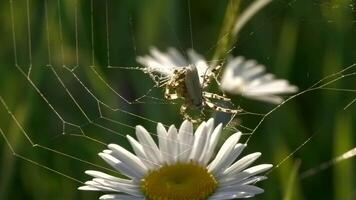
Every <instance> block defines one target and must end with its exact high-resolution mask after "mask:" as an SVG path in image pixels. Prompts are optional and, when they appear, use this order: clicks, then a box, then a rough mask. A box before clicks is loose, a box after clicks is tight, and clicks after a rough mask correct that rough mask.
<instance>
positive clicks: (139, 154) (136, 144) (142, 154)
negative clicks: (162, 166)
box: [126, 135, 157, 169]
mask: <svg viewBox="0 0 356 200" xmlns="http://www.w3.org/2000/svg"><path fill="white" fill-rule="evenodd" d="M126 138H127V139H128V141H129V142H130V144H131V146H132V149H133V150H134V152H135V154H136V155H137V157H138V158H140V160H141V161H142V162H143V163H144V164H145V166H146V167H147V169H154V168H155V167H157V164H155V163H152V162H151V161H150V160H149V159H148V158H147V156H146V153H145V151H144V149H143V147H142V145H141V144H140V143H139V142H138V141H137V140H135V139H134V138H133V137H131V136H129V135H127V136H126Z"/></svg>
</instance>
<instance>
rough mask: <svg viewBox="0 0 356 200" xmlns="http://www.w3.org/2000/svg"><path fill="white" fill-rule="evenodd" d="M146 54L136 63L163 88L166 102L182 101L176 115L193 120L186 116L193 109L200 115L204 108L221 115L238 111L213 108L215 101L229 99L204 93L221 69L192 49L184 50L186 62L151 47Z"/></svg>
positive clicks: (226, 100) (172, 52)
mask: <svg viewBox="0 0 356 200" xmlns="http://www.w3.org/2000/svg"><path fill="white" fill-rule="evenodd" d="M150 52H151V56H149V55H148V56H144V57H138V58H137V61H138V62H139V63H141V64H142V65H143V66H144V67H145V68H144V71H145V72H146V73H148V74H149V75H150V76H151V77H152V78H153V80H154V81H156V83H157V85H158V86H160V87H165V98H166V99H168V100H175V99H180V98H181V99H184V103H183V105H182V106H181V108H180V112H181V114H182V115H183V116H184V117H185V118H187V119H190V120H193V121H194V120H196V119H193V118H192V116H191V114H189V113H191V111H195V110H197V111H199V112H200V113H203V109H204V108H205V107H208V108H210V109H213V110H216V111H220V112H225V113H238V112H241V110H240V109H229V108H225V107H222V106H219V105H217V104H216V103H214V102H215V101H220V102H221V101H222V102H227V103H231V100H230V99H229V98H227V97H225V96H223V95H218V94H215V93H210V92H208V91H207V87H208V86H209V84H210V82H211V80H212V78H213V77H216V76H217V74H216V72H217V71H218V70H219V69H220V68H221V66H216V67H214V68H210V67H209V66H208V64H207V62H206V61H205V60H204V58H203V57H202V56H200V55H199V54H197V53H196V52H195V51H193V50H189V51H188V57H189V59H185V58H184V57H183V56H182V55H181V54H180V53H179V52H178V51H177V50H176V49H174V48H170V49H169V50H168V52H167V53H163V52H160V51H158V50H157V49H156V48H152V49H151V51H150ZM231 104H232V103H231Z"/></svg>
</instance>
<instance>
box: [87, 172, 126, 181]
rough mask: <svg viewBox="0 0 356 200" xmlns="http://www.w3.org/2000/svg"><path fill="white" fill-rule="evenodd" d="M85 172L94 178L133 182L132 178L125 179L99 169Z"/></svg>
mask: <svg viewBox="0 0 356 200" xmlns="http://www.w3.org/2000/svg"><path fill="white" fill-rule="evenodd" d="M84 173H85V174H87V175H89V176H92V177H94V178H102V179H106V180H109V181H116V182H122V183H127V184H130V183H133V181H132V180H129V179H124V178H118V177H115V176H111V175H109V174H106V173H103V172H99V171H95V170H86V171H85V172H84Z"/></svg>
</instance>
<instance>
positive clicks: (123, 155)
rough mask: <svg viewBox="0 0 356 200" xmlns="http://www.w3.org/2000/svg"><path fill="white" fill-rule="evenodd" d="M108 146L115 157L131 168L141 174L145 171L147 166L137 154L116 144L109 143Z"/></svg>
mask: <svg viewBox="0 0 356 200" xmlns="http://www.w3.org/2000/svg"><path fill="white" fill-rule="evenodd" d="M108 147H109V148H110V149H111V150H112V151H113V154H114V155H115V157H116V158H118V159H119V160H120V161H122V162H123V163H125V164H126V165H127V166H128V167H130V168H131V169H133V170H135V171H136V172H137V173H139V174H140V175H142V176H143V175H144V174H145V173H146V172H147V170H148V169H147V167H146V166H145V165H144V164H143V163H142V161H141V160H140V159H139V158H138V157H137V156H135V155H134V154H132V153H131V152H129V151H127V150H126V149H124V148H123V147H121V146H119V145H117V144H109V145H108Z"/></svg>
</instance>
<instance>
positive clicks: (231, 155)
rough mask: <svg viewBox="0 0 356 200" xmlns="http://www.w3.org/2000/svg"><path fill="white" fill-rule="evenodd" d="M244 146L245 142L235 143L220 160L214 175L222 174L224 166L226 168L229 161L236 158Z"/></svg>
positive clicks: (229, 163)
mask: <svg viewBox="0 0 356 200" xmlns="http://www.w3.org/2000/svg"><path fill="white" fill-rule="evenodd" d="M245 147H246V145H245V144H240V143H238V144H236V145H235V147H234V148H233V150H232V151H231V152H230V153H228V156H226V157H225V159H224V160H221V161H220V162H221V164H220V166H219V171H216V175H217V176H219V175H220V174H222V173H223V172H224V171H225V170H226V168H228V167H229V166H230V165H231V163H233V162H234V161H235V160H236V158H237V157H238V156H239V155H240V154H241V152H242V151H243V150H244V148H245Z"/></svg>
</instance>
